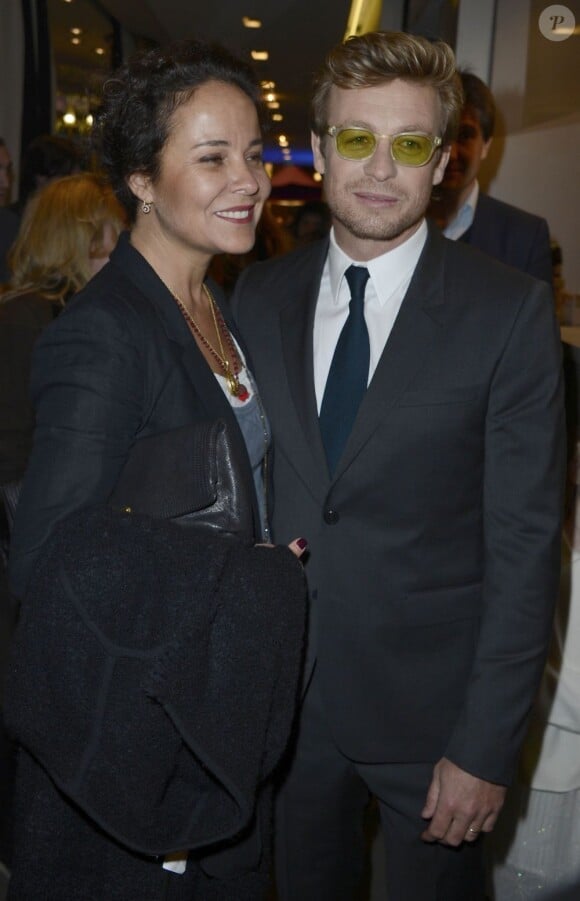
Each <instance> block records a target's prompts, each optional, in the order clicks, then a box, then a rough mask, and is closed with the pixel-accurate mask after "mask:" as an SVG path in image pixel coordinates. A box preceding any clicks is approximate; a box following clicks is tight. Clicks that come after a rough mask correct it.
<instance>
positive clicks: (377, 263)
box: [328, 219, 428, 306]
mask: <svg viewBox="0 0 580 901" xmlns="http://www.w3.org/2000/svg"><path fill="white" fill-rule="evenodd" d="M427 231H428V229H427V223H426V221H425V219H423V221H422V222H421V225H420V226H419V228H418V229H417V231H416V232H414V233H413V234H412V235H411V237H410V238H407V240H406V241H404V242H403V243H402V244H399V246H398V247H395V248H393V250H387V251H386V253H383V254H381V256H379V257H374V259H372V260H368V261H367V262H360V261H357V260H353V259H351V258H350V257H349V256H347V254H346V253H345V252H344V251H343V250H341V248H340V247H339V246H338V244H337V243H336V238H335V236H334V228H332V229H331V231H330V246H329V249H328V267H329V269H328V271H329V275H330V289H331V292H332V300H333V303H335V304H338V302H339V291H340V287H341V284H342V280H343V278H344V273H345V272H346V270H347V269H348V267H349V266H352V265H355V266H366V267H367V269H368V270H369V275H370V279H371V282H372V285H373V288H374V290H375V292H376V295H377V298H378V301H379V304H380V306H383V305H384V304H385V303H387V301H388V300H390V298H391V297H392V295H393V294H394V292H395V291H396V290H397V288H398V286H399V285H400V284H401V282H403V281H404V280H405V279H406V278H408V276H409V274H410V273H412V272H413V270H414V269H415V266H416V265H417V263H418V261H419V257H420V256H421V252H422V250H423V247H424V246H425V241H426V240H427Z"/></svg>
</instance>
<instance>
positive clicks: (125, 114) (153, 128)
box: [94, 40, 264, 221]
mask: <svg viewBox="0 0 580 901" xmlns="http://www.w3.org/2000/svg"><path fill="white" fill-rule="evenodd" d="M208 81H221V82H224V83H226V84H233V85H236V86H237V87H238V88H240V90H242V91H243V92H244V93H245V94H247V95H248V97H250V99H251V100H253V102H254V104H255V106H256V110H257V112H258V118H259V120H260V121H261V122H263V120H264V115H263V112H264V110H263V106H262V99H261V91H260V86H259V82H258V80H257V77H256V75H255V73H254V72H253V70H252V68H251V66H249V65H247V64H246V63H244V62H241V61H240V60H238V59H236V57H234V56H232V54H230V53H229V51H228V50H226V49H225V48H224V47H221V46H219V45H217V44H207V43H205V42H204V41H198V40H185V41H178V42H175V43H174V44H170V45H168V46H166V47H161V48H160V47H158V48H155V49H153V50H149V51H146V52H144V53H141V54H138V55H137V56H135V57H133V58H132V59H131V60H129V61H128V62H127V63H125V64H124V65H123V66H121V67H120V68H119V69H118V70H117V72H115V73H114V74H113V76H112V77H111V78H110V79H108V80H107V81H106V82H105V85H104V88H103V106H102V109H101V112H100V114H99V116H98V119H97V124H96V127H95V129H94V141H95V145H96V148H97V151H98V153H99V155H100V159H101V164H102V165H103V167H104V168H105V170H106V172H107V174H108V176H109V179H110V181H111V184H112V186H113V190H114V191H115V193H116V195H117V197H118V198H119V200H120V201H121V203H122V204H123V206H124V207H125V209H126V210H127V212H128V214H129V217H130V219H131V221H134V220H135V213H136V208H137V198H136V197H135V195H134V194H133V193H132V191H131V190H130V189H129V187H128V185H127V178H128V176H129V175H131V174H132V173H133V172H143V173H144V174H146V175H148V176H149V177H150V178H151V179H153V180H155V179H156V178H157V177H158V176H159V166H160V157H161V151H162V149H163V146H164V145H165V142H166V141H167V137H168V133H169V125H170V119H171V116H172V114H173V113H174V111H175V110H176V109H177V107H179V106H180V105H181V104H182V103H185V102H186V101H187V100H188V99H189V98H190V97H191V95H192V93H193V92H194V91H195V89H196V88H198V87H200V85H202V84H205V83H206V82H208Z"/></svg>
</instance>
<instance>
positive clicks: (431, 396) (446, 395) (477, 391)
mask: <svg viewBox="0 0 580 901" xmlns="http://www.w3.org/2000/svg"><path fill="white" fill-rule="evenodd" d="M481 393H482V386H481V385H457V386H455V387H452V388H442V389H438V388H424V389H415V390H411V391H405V392H404V393H403V394H402V395H401V397H400V398H399V401H398V403H397V406H398V407H428V406H442V405H446V404H469V403H474V402H475V401H477V400H478V399H479V398H480V397H481Z"/></svg>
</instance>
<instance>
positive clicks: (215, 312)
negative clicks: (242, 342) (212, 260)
mask: <svg viewBox="0 0 580 901" xmlns="http://www.w3.org/2000/svg"><path fill="white" fill-rule="evenodd" d="M201 287H202V288H203V290H204V292H205V295H206V297H207V299H208V301H209V308H210V310H211V315H212V319H213V325H214V329H215V333H216V337H217V341H218V344H219V352H218V351H217V350H216V348H215V347H214V346H213V344H212V343H211V342H210V341H208V339H207V338H206V336H205V335H204V334H203V332H202V331H201V329H200V327H199V325H198V324H197V322H196V321H195V319H194V318H193V316H192V315H191V313H190V312H189V310H188V309H187V307H186V306H185V304H184V303H183V301H181V300H180V299H179V297H178V296H177V294H176V293H175V291H173V290H172V289H171V293H172V295H173V297H174V299H175V302H176V303H177V306H178V307H179V309H180V310H181V312H182V314H183V317H184V319H185V321H186V322H187V324H188V326H189V328H190V331H191V332H192V333H193V334H194V336H196V337H197V338H199V340H200V341H201V343H202V344H203V346H204V347H205V348H207V350H209V352H210V354H211V355H212V357H213V358H214V359H215V360H216V361H217V362H218V363H219V365H220V366H221V368H222V369H223V372H224V377H225V380H226V382H227V386H228V391H229V392H230V394H231V395H232V396H233V397H237V398H239V400H241V401H245V400H247V399H248V397H249V396H250V393H249V391H248V389H247V388H246V386H245V385H244V384H243V383H242V382H240V379H239V373H240V371H241V368H242V367H241V365H240V360H239V356H238V352H237V349H236V346H235V344H234V340H233V338H232V336H231V334H230V331H229V329H228V327H227V325H226V324H225V322H224V318H223V316H222V314H221V312H220V309H219V307H218V305H217V303H216V302H215V300H214V298H213V295H212V293H211V291H210V290H209V288H208V287H207V285H206V284H205V282H204V283H203V284H202V286H201ZM224 339H225V342H226V344H227V348H228V351H229V354H230V357H231V359H232V360H233V365H232V364H231V363H230V361H229V359H228V357H227V355H226V353H225V350H224Z"/></svg>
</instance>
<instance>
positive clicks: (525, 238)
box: [429, 72, 553, 285]
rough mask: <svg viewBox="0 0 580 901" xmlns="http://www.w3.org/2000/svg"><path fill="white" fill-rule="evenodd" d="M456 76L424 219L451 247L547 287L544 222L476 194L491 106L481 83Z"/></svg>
mask: <svg viewBox="0 0 580 901" xmlns="http://www.w3.org/2000/svg"><path fill="white" fill-rule="evenodd" d="M459 74H460V77H461V83H462V86H463V93H464V105H463V109H462V111H461V120H460V123H459V130H458V132H457V137H456V138H455V140H454V141H453V142H452V144H451V150H450V155H449V162H448V164H447V168H446V169H445V174H444V176H443V181H442V182H441V184H440V185H439V187H438V188H437V189H436V191H435V192H434V196H433V200H432V203H431V207H430V209H429V215H430V216H432V217H433V218H434V219H435V221H436V222H437V223H438V224H439V225H440V226H441V227H442V228H443V233H444V235H445V236H446V237H448V238H451V239H452V240H453V241H456V240H460V241H465V242H466V243H468V244H472V245H473V247H478V248H479V249H480V250H483V251H484V252H485V253H488V254H490V256H492V257H495V258H496V259H497V260H501V261H502V263H507V264H508V266H514V267H515V268H516V269H521V270H522V272H527V273H528V274H529V275H533V276H535V277H536V278H541V279H543V281H545V282H547V283H548V284H549V285H552V281H553V279H552V252H551V248H550V233H549V231H548V224H547V222H546V220H545V219H542V218H541V217H540V216H534V215H533V214H532V213H527V212H526V211H525V210H520V209H518V207H515V206H511V204H509V203H503V201H501V200H496V199H495V198H494V197H489V196H488V195H487V194H483V193H481V192H480V189H479V183H478V180H477V176H478V174H479V170H480V168H481V164H482V162H483V161H484V159H485V158H486V157H487V155H488V153H489V149H490V147H491V142H492V140H493V132H494V127H495V101H494V99H493V94H492V93H491V91H490V89H489V88H488V87H487V85H486V84H485V83H484V82H483V81H482V80H481V78H478V77H477V75H474V74H473V73H472V72H460V73H459Z"/></svg>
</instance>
